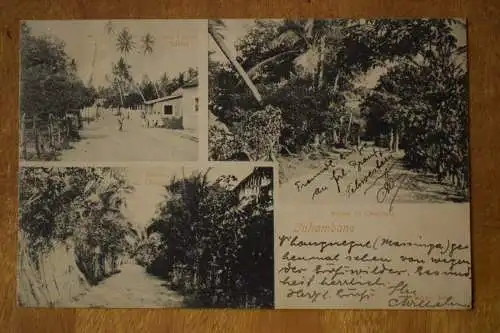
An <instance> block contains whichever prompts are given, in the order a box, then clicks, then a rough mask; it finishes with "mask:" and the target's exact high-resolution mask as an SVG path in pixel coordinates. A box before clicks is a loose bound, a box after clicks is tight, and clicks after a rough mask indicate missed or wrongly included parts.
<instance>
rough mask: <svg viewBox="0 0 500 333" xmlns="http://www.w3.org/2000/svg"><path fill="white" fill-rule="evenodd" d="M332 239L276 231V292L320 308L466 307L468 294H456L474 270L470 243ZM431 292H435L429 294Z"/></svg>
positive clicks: (416, 237)
mask: <svg viewBox="0 0 500 333" xmlns="http://www.w3.org/2000/svg"><path fill="white" fill-rule="evenodd" d="M328 238H329V237H327V239H314V240H311V239H307V238H302V237H299V236H298V235H294V236H291V235H286V234H280V235H278V241H277V251H278V252H277V253H278V254H277V263H276V265H277V267H278V269H277V278H276V281H277V285H278V290H277V292H278V293H280V290H282V293H281V295H282V297H284V298H286V299H288V301H287V302H291V303H293V302H294V301H293V300H297V301H300V303H299V304H302V305H303V304H304V302H310V303H311V304H312V303H319V304H321V307H324V306H325V305H327V304H330V305H331V306H335V305H341V306H346V305H352V304H360V306H361V307H363V306H372V305H373V304H381V302H386V303H384V304H386V305H387V307H391V308H456V307H468V302H469V301H470V300H469V299H468V298H467V297H468V296H467V294H466V293H465V294H463V293H461V292H456V291H457V290H460V288H458V286H462V283H463V282H462V281H466V280H470V278H471V274H472V270H471V261H470V252H469V251H467V250H469V246H468V245H466V244H461V243H459V242H454V241H452V240H449V239H445V240H444V241H440V242H439V241H429V242H426V241H423V240H422V239H421V237H419V236H415V239H412V240H400V239H392V238H388V237H384V238H382V237H375V238H373V239H363V238H358V239H350V238H338V239H335V240H331V239H328ZM456 283H459V285H457V284H456ZM433 286H439V289H436V291H434V290H433V289H432V288H434V287H433ZM448 286H449V287H448ZM280 288H283V289H280ZM433 294H436V295H437V296H432V297H430V296H428V295H433ZM372 302H374V303H373V304H372ZM291 303H288V304H291Z"/></svg>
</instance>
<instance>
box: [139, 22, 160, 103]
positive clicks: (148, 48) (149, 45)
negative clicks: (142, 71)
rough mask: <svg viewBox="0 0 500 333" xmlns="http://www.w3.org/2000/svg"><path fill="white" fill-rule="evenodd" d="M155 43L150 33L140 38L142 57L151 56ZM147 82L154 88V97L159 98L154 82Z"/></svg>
mask: <svg viewBox="0 0 500 333" xmlns="http://www.w3.org/2000/svg"><path fill="white" fill-rule="evenodd" d="M155 43H156V41H155V38H154V37H153V35H152V34H151V33H149V32H148V33H146V34H145V35H144V36H142V38H141V48H142V52H143V53H144V55H151V54H152V53H153V49H154V45H155ZM149 82H151V83H152V84H153V87H154V88H155V92H156V97H157V98H160V93H159V91H158V87H157V85H156V82H154V81H151V80H149Z"/></svg>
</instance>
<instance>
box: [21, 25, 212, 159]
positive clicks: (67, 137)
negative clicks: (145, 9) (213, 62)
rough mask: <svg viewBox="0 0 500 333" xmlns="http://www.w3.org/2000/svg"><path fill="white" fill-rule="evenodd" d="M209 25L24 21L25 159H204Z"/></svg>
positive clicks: (23, 150) (23, 157) (22, 145)
mask: <svg viewBox="0 0 500 333" xmlns="http://www.w3.org/2000/svg"><path fill="white" fill-rule="evenodd" d="M205 31H206V21H202V20H111V21H107V20H65V21H50V20H48V21H24V22H22V23H21V50H20V147H19V148H20V159H21V160H23V161H62V162H103V161H105V162H108V161H109V162H121V161H195V160H198V141H199V134H198V127H199V126H198V119H199V117H198V114H199V113H201V112H202V110H200V109H201V108H202V107H203V105H204V104H200V102H203V101H201V100H200V99H202V98H203V99H206V97H203V96H206V88H202V87H200V85H199V80H198V71H199V67H200V59H202V56H200V54H201V50H200V48H203V50H205V47H201V46H200V45H203V44H200V40H202V39H204V38H205V37H204V36H205V35H206V34H205ZM204 53H205V52H203V54H204ZM205 59H206V58H205ZM205 61H206V60H205ZM203 90H205V92H203ZM205 108H206V107H205Z"/></svg>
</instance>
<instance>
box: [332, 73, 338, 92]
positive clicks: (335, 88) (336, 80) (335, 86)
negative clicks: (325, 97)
mask: <svg viewBox="0 0 500 333" xmlns="http://www.w3.org/2000/svg"><path fill="white" fill-rule="evenodd" d="M339 78H340V70H339V71H337V75H335V81H334V82H333V93H336V92H337V90H338V89H339Z"/></svg>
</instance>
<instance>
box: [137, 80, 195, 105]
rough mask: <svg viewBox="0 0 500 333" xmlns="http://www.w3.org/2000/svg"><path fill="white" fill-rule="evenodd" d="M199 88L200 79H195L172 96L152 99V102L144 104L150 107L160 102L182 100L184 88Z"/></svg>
mask: <svg viewBox="0 0 500 333" xmlns="http://www.w3.org/2000/svg"><path fill="white" fill-rule="evenodd" d="M197 86H198V79H197V78H195V79H193V80H190V81H188V82H186V83H185V84H184V85H183V86H182V87H180V88H179V89H177V90H176V91H174V92H173V93H172V95H170V96H163V97H160V98H157V99H152V100H149V101H146V102H145V103H144V104H146V105H150V104H155V103H158V102H164V101H170V100H173V99H177V98H181V97H182V89H184V88H193V87H197Z"/></svg>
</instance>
